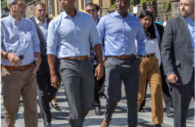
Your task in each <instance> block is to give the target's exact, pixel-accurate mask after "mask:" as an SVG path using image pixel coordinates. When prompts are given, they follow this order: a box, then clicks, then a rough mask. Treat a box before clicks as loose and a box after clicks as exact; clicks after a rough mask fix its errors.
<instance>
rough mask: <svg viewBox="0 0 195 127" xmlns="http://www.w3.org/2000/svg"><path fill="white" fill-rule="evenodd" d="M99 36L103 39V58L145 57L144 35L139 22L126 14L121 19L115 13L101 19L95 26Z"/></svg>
mask: <svg viewBox="0 0 195 127" xmlns="http://www.w3.org/2000/svg"><path fill="white" fill-rule="evenodd" d="M97 28H98V31H99V36H100V38H101V39H103V38H104V55H105V56H122V55H130V54H136V46H135V40H137V47H138V51H137V55H143V56H144V55H145V54H146V52H145V42H144V40H145V38H146V37H145V33H144V30H143V26H142V24H141V22H140V20H139V19H138V18H136V17H134V16H133V15H130V14H128V15H127V16H126V17H125V18H123V17H122V16H121V15H120V14H119V13H118V12H117V11H115V12H113V13H111V14H108V15H106V16H104V17H102V18H101V19H100V21H99V23H98V25H97Z"/></svg>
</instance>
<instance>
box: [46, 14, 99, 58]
mask: <svg viewBox="0 0 195 127" xmlns="http://www.w3.org/2000/svg"><path fill="white" fill-rule="evenodd" d="M90 43H91V45H92V47H94V46H95V45H97V44H101V40H100V38H99V36H98V31H97V28H96V24H95V22H94V20H93V18H92V17H91V16H90V15H88V14H85V13H83V12H79V11H77V13H76V15H75V17H74V18H72V17H70V16H69V15H68V14H67V13H66V12H65V11H64V12H62V13H61V14H60V15H59V16H58V17H56V18H55V19H53V20H52V21H51V22H50V24H49V28H48V38H47V54H51V55H56V56H57V57H58V58H63V57H74V56H90Z"/></svg>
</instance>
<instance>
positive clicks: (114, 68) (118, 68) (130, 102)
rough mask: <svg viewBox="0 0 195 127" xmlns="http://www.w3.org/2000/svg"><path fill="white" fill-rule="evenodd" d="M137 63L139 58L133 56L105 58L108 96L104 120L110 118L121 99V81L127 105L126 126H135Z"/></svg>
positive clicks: (137, 83)
mask: <svg viewBox="0 0 195 127" xmlns="http://www.w3.org/2000/svg"><path fill="white" fill-rule="evenodd" d="M139 65H140V59H138V58H136V57H135V56H132V57H129V58H125V59H118V58H113V57H108V58H107V60H106V62H105V69H106V84H107V85H108V88H107V92H108V98H107V104H106V112H105V119H106V122H108V121H110V120H111V117H112V114H113V112H114V110H115V108H116V105H117V103H118V102H119V101H120V99H121V85H122V81H123V83H124V85H125V92H126V98H127V106H128V127H136V126H137V96H138V87H139Z"/></svg>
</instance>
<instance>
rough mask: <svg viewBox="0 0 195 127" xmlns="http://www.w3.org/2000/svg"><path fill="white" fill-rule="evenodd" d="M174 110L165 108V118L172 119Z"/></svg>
mask: <svg viewBox="0 0 195 127" xmlns="http://www.w3.org/2000/svg"><path fill="white" fill-rule="evenodd" d="M173 114H174V110H173V108H172V107H170V108H167V117H173Z"/></svg>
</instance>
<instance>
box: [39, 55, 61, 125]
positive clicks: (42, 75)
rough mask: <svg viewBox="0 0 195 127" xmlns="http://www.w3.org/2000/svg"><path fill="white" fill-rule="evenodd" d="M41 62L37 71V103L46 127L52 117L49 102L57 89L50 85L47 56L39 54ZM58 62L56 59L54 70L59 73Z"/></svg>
mask: <svg viewBox="0 0 195 127" xmlns="http://www.w3.org/2000/svg"><path fill="white" fill-rule="evenodd" d="M41 58H42V63H41V66H40V68H39V71H38V72H37V84H38V104H39V107H40V112H41V115H42V117H43V120H44V125H45V127H46V124H47V123H51V120H52V117H51V112H50V106H49V102H51V100H52V99H53V98H54V97H55V95H56V93H57V91H58V89H56V88H54V87H53V86H51V82H50V73H49V65H48V63H47V56H46V55H45V56H41ZM58 65H59V62H58V61H56V71H57V75H58V76H59V77H60V75H59V69H58V68H59V67H57V66H58Z"/></svg>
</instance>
